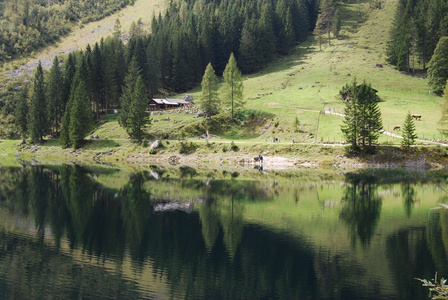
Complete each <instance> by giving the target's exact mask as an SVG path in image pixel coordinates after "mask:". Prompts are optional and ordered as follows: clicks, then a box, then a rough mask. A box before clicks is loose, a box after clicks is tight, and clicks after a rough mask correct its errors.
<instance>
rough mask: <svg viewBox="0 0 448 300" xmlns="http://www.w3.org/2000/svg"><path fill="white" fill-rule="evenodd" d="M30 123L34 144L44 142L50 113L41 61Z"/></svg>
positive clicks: (37, 70) (35, 81) (37, 69)
mask: <svg viewBox="0 0 448 300" xmlns="http://www.w3.org/2000/svg"><path fill="white" fill-rule="evenodd" d="M29 121H30V122H29V131H30V137H31V140H32V141H33V142H42V141H43V138H44V135H46V134H47V133H48V113H47V101H46V95H45V81H44V71H43V69H42V65H41V63H40V61H39V64H38V66H37V68H36V71H35V74H34V80H33V92H32V95H31V103H30V119H29Z"/></svg>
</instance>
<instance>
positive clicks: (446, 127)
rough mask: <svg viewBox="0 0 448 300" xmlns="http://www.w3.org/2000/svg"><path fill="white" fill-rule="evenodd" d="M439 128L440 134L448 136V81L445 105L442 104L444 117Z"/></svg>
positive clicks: (444, 96)
mask: <svg viewBox="0 0 448 300" xmlns="http://www.w3.org/2000/svg"><path fill="white" fill-rule="evenodd" d="M439 126H440V127H439V128H438V129H437V130H438V131H439V132H440V133H442V134H443V135H445V136H447V135H448V80H447V82H446V85H445V90H444V92H443V104H442V116H441V117H440V120H439Z"/></svg>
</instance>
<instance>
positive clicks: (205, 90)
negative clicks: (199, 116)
mask: <svg viewBox="0 0 448 300" xmlns="http://www.w3.org/2000/svg"><path fill="white" fill-rule="evenodd" d="M201 86H202V93H201V98H200V107H201V110H202V111H203V112H204V113H205V114H206V115H207V116H209V117H211V116H213V115H216V114H217V113H218V111H219V107H218V105H219V97H218V78H217V77H216V75H215V70H214V69H213V67H212V64H211V63H209V64H208V65H207V68H206V69H205V73H204V76H203V77H202V82H201Z"/></svg>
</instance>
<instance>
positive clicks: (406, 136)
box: [401, 112, 417, 150]
mask: <svg viewBox="0 0 448 300" xmlns="http://www.w3.org/2000/svg"><path fill="white" fill-rule="evenodd" d="M401 134H402V135H403V140H402V141H401V146H402V147H403V148H404V149H405V150H409V148H410V147H411V146H412V145H414V144H415V139H416V138H417V135H416V134H415V124H414V120H413V119H412V116H411V113H410V112H408V114H407V115H406V119H405V120H404V124H403V129H402V131H401Z"/></svg>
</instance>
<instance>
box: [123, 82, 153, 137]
mask: <svg viewBox="0 0 448 300" xmlns="http://www.w3.org/2000/svg"><path fill="white" fill-rule="evenodd" d="M147 108H148V96H147V94H146V88H145V85H144V84H143V79H142V77H141V76H138V78H137V82H136V83H135V87H134V93H133V95H132V99H131V104H130V107H129V116H128V121H127V124H128V127H127V128H126V129H127V132H128V133H129V135H130V136H131V137H132V138H135V139H137V140H138V141H139V142H140V141H141V140H142V139H143V129H144V128H145V127H146V126H147V125H148V124H149V121H150V120H149V116H148V113H147V112H146V110H147Z"/></svg>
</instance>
